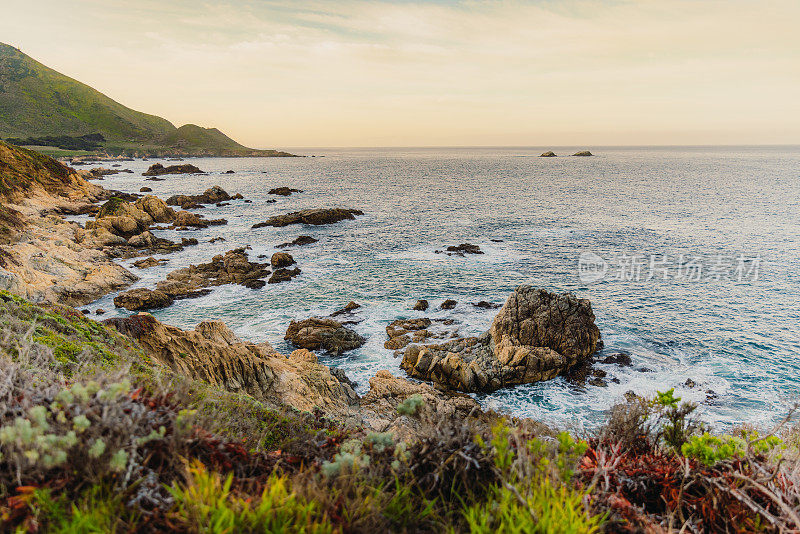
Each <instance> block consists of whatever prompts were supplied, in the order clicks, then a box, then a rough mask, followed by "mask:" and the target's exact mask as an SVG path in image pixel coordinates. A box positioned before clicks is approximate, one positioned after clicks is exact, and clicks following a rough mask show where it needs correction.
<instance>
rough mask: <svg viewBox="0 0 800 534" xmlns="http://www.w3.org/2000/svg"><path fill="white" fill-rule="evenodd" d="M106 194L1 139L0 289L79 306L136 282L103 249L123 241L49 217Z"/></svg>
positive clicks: (84, 209) (83, 207)
mask: <svg viewBox="0 0 800 534" xmlns="http://www.w3.org/2000/svg"><path fill="white" fill-rule="evenodd" d="M109 195H110V193H109V192H108V191H106V190H104V189H103V188H101V187H99V186H97V185H94V184H90V183H89V182H87V181H86V180H84V179H83V178H82V177H81V176H79V175H78V174H77V173H76V172H75V171H74V170H73V169H70V168H69V167H66V166H65V165H63V164H61V163H59V162H57V161H55V160H53V159H51V158H49V157H47V156H44V155H42V154H38V153H36V152H32V151H30V150H25V149H23V148H19V147H14V146H11V145H8V144H6V143H3V142H1V141H0V289H7V290H9V291H11V292H13V293H16V294H18V295H22V296H24V297H26V298H27V299H29V300H31V301H34V302H57V303H61V304H67V305H70V306H79V305H82V304H86V303H87V302H91V301H93V300H96V299H97V298H99V297H101V296H102V295H104V294H106V293H108V292H110V291H114V290H117V289H121V288H124V287H126V286H128V285H130V284H132V283H133V282H135V281H136V280H137V277H136V276H135V275H133V274H131V273H130V272H128V271H127V270H126V269H124V268H123V267H121V266H120V265H117V264H116V263H114V262H113V261H112V258H111V256H110V255H109V254H108V253H106V252H105V251H104V250H103V248H104V247H106V246H109V245H114V244H120V243H123V242H124V241H125V240H124V239H123V238H120V237H119V236H115V235H113V234H111V233H110V232H108V231H105V230H102V231H87V230H85V229H83V228H81V227H80V226H79V225H78V224H76V223H73V222H68V221H65V220H64V219H63V218H62V217H60V216H59V215H55V214H54V213H88V212H91V211H92V209H91V208H92V207H93V206H94V205H95V203H96V202H98V201H101V200H105V199H107V198H109Z"/></svg>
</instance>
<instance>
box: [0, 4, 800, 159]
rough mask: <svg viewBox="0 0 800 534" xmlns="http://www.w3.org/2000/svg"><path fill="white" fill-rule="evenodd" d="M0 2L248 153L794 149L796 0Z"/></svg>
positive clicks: (30, 45) (63, 54)
mask: <svg viewBox="0 0 800 534" xmlns="http://www.w3.org/2000/svg"><path fill="white" fill-rule="evenodd" d="M0 3H2V6H3V8H2V17H0V41H3V42H7V43H9V44H13V45H15V46H18V47H20V48H21V49H22V50H23V51H24V52H26V53H28V54H30V55H31V56H33V57H34V58H36V59H38V60H39V61H41V62H43V63H45V64H46V65H48V66H50V67H53V68H55V69H56V70H59V71H60V72H62V73H64V74H67V75H69V76H72V77H73V78H76V79H78V80H80V81H82V82H85V83H87V84H89V85H91V86H93V87H95V88H97V89H98V90H100V91H102V92H104V93H106V94H107V95H109V96H110V97H112V98H114V99H115V100H118V101H120V102H122V103H123V104H125V105H128V106H130V107H133V108H134V109H138V110H140V111H145V112H148V113H154V114H157V115H161V116H163V117H165V118H167V119H169V120H171V121H172V122H173V123H175V124H176V125H181V124H183V123H186V122H193V123H197V124H200V125H203V126H216V127H218V128H220V129H221V130H223V131H224V132H226V133H227V134H228V135H230V136H231V137H233V138H235V139H236V140H237V141H240V142H242V143H244V144H246V145H248V146H254V147H293V146H392V145H400V146H409V145H410V146H423V145H532V146H557V145H581V146H583V145H585V146H591V145H613V144H751V143H752V144H772V143H776V144H777V143H800V97H799V96H798V95H800V31H798V27H799V26H800V1H798V0H774V1H773V0H767V1H758V2H757V1H741V0H729V1H704V0H692V1H689V0H660V1H655V0H653V1H648V0H642V1H599V0H597V1H565V2H558V1H538V2H521V1H497V2H456V1H439V2H408V1H397V2H362V1H356V0H340V1H317V2H273V1H267V0H249V1H235V0H228V1H219V2H210V1H209V2H202V1H195V0H173V1H169V0H163V1H156V0H134V1H131V0H0Z"/></svg>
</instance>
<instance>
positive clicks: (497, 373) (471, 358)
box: [390, 286, 600, 392]
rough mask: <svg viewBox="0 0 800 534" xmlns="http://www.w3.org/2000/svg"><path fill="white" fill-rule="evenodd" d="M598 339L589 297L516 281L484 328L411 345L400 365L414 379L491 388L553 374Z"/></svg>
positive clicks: (577, 359) (586, 355) (594, 346)
mask: <svg viewBox="0 0 800 534" xmlns="http://www.w3.org/2000/svg"><path fill="white" fill-rule="evenodd" d="M390 337H392V336H390ZM599 341H600V331H599V330H598V328H597V326H596V325H595V324H594V313H593V312H592V308H591V304H590V303H589V301H588V300H586V299H578V298H576V297H575V296H574V295H572V294H569V293H565V294H561V295H557V294H554V293H549V292H547V291H545V290H543V289H535V288H533V287H530V286H520V287H518V288H517V289H516V291H515V292H514V293H512V295H511V296H510V297H509V298H508V301H506V304H505V305H504V306H503V308H502V309H501V310H500V312H499V313H498V314H497V316H496V317H495V319H494V322H493V323H492V327H491V329H490V331H489V332H487V333H485V334H483V335H481V336H479V337H470V338H459V339H454V340H452V341H448V342H446V343H443V344H441V345H427V346H419V345H410V346H408V347H406V350H405V353H404V355H403V362H402V364H401V367H402V368H403V369H404V370H405V371H406V372H407V373H408V374H409V375H410V376H412V377H414V378H421V379H425V380H432V381H434V382H436V383H438V384H440V385H442V386H446V387H451V388H454V389H458V390H461V391H470V392H472V391H494V390H496V389H500V388H502V387H508V386H512V385H516V384H525V383H530V382H537V381H540V380H549V379H551V378H554V377H555V376H557V375H559V374H561V373H564V372H565V371H567V370H568V369H570V368H571V367H573V366H574V365H575V364H577V363H580V362H583V361H586V360H587V359H588V358H589V357H590V356H591V355H592V354H593V353H594V352H595V351H596V350H597V347H598V342H599Z"/></svg>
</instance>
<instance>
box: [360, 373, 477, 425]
mask: <svg viewBox="0 0 800 534" xmlns="http://www.w3.org/2000/svg"><path fill="white" fill-rule="evenodd" d="M369 387H370V389H369V392H368V393H367V394H366V395H364V397H362V398H361V403H360V404H361V416H362V417H363V420H364V424H365V426H367V427H368V428H372V429H374V430H376V431H378V432H391V433H392V434H394V435H395V439H396V440H397V441H410V440H413V439H414V437H415V436H416V435H417V433H418V432H419V430H420V425H422V424H423V423H422V421H424V420H425V419H426V418H428V417H430V416H432V415H433V414H436V415H437V416H445V417H449V418H453V419H457V420H466V419H467V418H468V417H482V416H483V412H481V410H480V406H479V404H478V402H477V401H476V400H475V399H473V398H472V397H470V396H469V395H464V394H459V393H445V392H442V391H439V390H436V389H434V388H433V387H431V386H430V385H428V384H420V383H417V382H411V381H409V380H406V379H403V378H399V377H396V376H394V375H392V374H391V373H390V372H389V371H378V372H377V373H375V376H374V377H373V378H370V380H369ZM412 395H418V396H420V397H421V398H422V401H423V402H422V404H421V405H420V408H419V410H420V411H419V412H418V413H417V414H416V415H415V416H414V417H409V416H407V415H400V414H398V412H397V407H398V405H399V404H400V403H402V402H403V401H405V400H406V399H408V398H409V397H411V396H412Z"/></svg>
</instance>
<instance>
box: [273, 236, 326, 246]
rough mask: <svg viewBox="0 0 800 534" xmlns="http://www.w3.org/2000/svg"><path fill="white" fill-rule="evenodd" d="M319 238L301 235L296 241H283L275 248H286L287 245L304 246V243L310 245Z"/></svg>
mask: <svg viewBox="0 0 800 534" xmlns="http://www.w3.org/2000/svg"><path fill="white" fill-rule="evenodd" d="M317 241H318V240H317V239H314V238H313V237H311V236H310V235H301V236H299V237H297V238H296V239H295V240H294V241H290V242H288V243H281V244H280V245H278V246H277V247H275V248H286V247H302V246H303V245H310V244H312V243H316V242H317Z"/></svg>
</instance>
